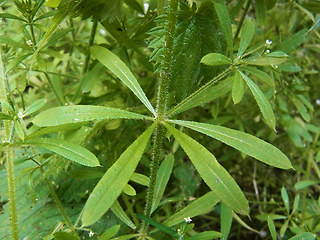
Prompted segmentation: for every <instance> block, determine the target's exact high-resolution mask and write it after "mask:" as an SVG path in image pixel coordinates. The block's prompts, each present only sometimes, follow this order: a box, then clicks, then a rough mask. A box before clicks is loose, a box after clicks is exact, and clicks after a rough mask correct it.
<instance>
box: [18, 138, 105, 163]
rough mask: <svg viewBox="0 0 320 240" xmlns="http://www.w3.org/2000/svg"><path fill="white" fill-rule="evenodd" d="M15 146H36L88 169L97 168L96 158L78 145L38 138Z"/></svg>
mask: <svg viewBox="0 0 320 240" xmlns="http://www.w3.org/2000/svg"><path fill="white" fill-rule="evenodd" d="M17 144H23V145H25V144H28V145H36V146H39V147H43V148H46V149H49V150H51V151H53V152H55V153H57V154H59V155H61V156H63V157H65V158H67V159H70V160H72V161H75V162H77V163H79V164H81V165H84V166H88V167H95V166H99V165H100V164H99V160H98V159H97V158H96V156H95V155H94V154H93V153H91V152H89V151H88V150H87V149H85V148H84V147H81V146H80V145H77V144H74V143H71V142H69V141H66V140H62V139H55V138H38V139H30V140H26V141H24V142H21V143H17Z"/></svg>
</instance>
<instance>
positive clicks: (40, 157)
mask: <svg viewBox="0 0 320 240" xmlns="http://www.w3.org/2000/svg"><path fill="white" fill-rule="evenodd" d="M167 4H168V2H167V1H164V0H150V1H142V0H123V1H119V0H108V1H102V0H82V1H71V0H64V1H53V0H51V1H43V0H33V1H31V0H23V1H20V0H14V1H11V0H7V1H6V0H2V1H0V8H1V13H0V17H1V19H2V20H1V35H0V46H1V58H2V61H3V65H4V66H5V69H4V70H3V73H4V74H5V75H6V77H7V78H8V79H9V83H8V84H9V89H8V91H7V93H8V96H9V101H8V103H6V102H4V101H3V99H1V100H2V101H1V109H2V114H3V115H0V117H1V119H2V120H3V121H2V122H3V124H2V128H1V138H2V139H1V141H2V142H1V149H2V148H6V139H5V137H3V136H5V127H4V122H5V121H12V122H14V124H15V130H14V134H15V135H14V137H12V138H13V139H14V140H13V141H14V142H19V141H20V142H22V141H24V140H25V144H27V143H28V141H29V144H30V145H31V147H27V146H25V145H15V146H14V153H15V157H14V167H15V168H14V170H15V182H16V198H17V210H18V226H19V236H20V238H21V239H79V237H80V239H89V238H90V239H98V238H99V239H111V238H112V237H117V236H123V237H122V238H120V237H119V238H116V239H130V238H136V237H137V236H138V232H139V231H138V230H139V227H138V228H137V229H135V230H134V229H133V228H135V227H134V226H135V225H136V226H139V225H140V222H141V220H145V221H147V222H148V223H150V224H151V225H152V226H151V227H150V229H151V232H150V237H153V238H154V239H164V238H170V236H171V238H172V239H177V238H179V239H214V238H220V239H226V238H227V237H228V239H276V238H277V237H278V239H301V238H302V237H303V236H304V237H305V238H304V239H315V238H316V236H317V237H319V231H320V218H319V216H320V198H319V185H318V184H319V180H320V170H319V166H318V162H319V161H320V144H319V134H320V127H319V125H320V116H319V112H320V111H319V108H320V97H319V90H320V82H319V49H320V48H319V37H320V35H319V24H320V18H319V13H320V2H319V1H317V0H300V1H276V0H272V1H265V0H255V1H252V0H248V1H245V0H240V1H231V0H227V1H210V0H202V1H200V0H194V1H192V0H189V1H184V0H181V1H179V6H178V11H177V13H176V16H177V20H176V26H175V28H176V29H175V33H174V34H172V36H171V37H172V38H173V48H172V56H173V58H172V61H171V62H170V64H171V65H170V68H171V72H170V77H171V79H172V81H171V83H170V85H169V89H170V90H169V92H168V93H167V95H168V109H170V108H171V107H173V106H176V105H177V104H178V103H179V102H181V101H183V100H184V99H185V98H187V97H188V96H190V94H192V93H194V92H195V91H197V89H201V87H202V86H204V85H205V84H207V83H209V82H210V80H211V79H213V78H215V77H216V76H217V75H218V74H220V73H221V72H223V71H225V70H226V69H227V66H226V65H225V64H221V62H219V64H216V63H214V64H212V62H211V63H208V62H206V59H205V58H203V57H204V56H205V55H207V54H210V53H220V54H223V56H224V57H225V58H226V59H223V60H220V61H229V60H228V59H231V60H232V61H234V59H236V57H237V50H238V49H241V47H243V45H242V43H241V41H243V40H242V39H243V38H244V37H246V36H249V35H250V24H252V26H253V32H252V33H254V34H253V36H252V37H253V38H252V41H250V40H249V41H248V46H247V47H243V48H245V49H244V50H246V51H245V52H244V55H243V53H242V54H240V55H241V56H242V55H243V56H244V57H249V58H247V60H244V61H247V63H248V61H250V59H254V58H256V59H257V60H255V61H260V64H253V65H258V66H255V67H254V68H252V66H253V65H252V64H250V63H248V64H247V63H246V64H247V65H246V66H244V65H243V68H240V67H239V69H241V71H242V72H244V73H245V74H246V75H248V76H250V78H251V79H252V80H253V82H254V84H256V85H257V86H258V87H259V89H261V91H262V92H263V94H264V95H265V98H266V99H267V102H269V103H270V105H271V106H272V110H273V113H274V116H275V124H276V125H275V131H273V129H272V123H271V122H270V121H271V120H270V119H271V117H272V115H273V113H272V115H270V112H269V113H268V112H267V113H266V112H264V111H267V110H265V108H263V107H261V104H259V101H258V100H257V97H256V95H255V94H254V91H253V90H252V89H251V88H250V86H249V84H248V85H247V84H244V83H243V82H244V81H245V77H243V79H242V78H241V76H242V75H239V76H237V73H236V74H229V75H228V78H227V79H226V80H222V81H219V83H217V84H215V85H214V87H213V88H210V89H211V90H210V89H209V90H208V91H207V92H202V94H201V95H200V98H199V99H197V103H196V104H194V105H192V104H191V105H192V106H191V105H190V106H189V107H188V106H187V107H185V108H184V109H183V110H187V111H184V112H182V110H181V111H176V112H175V113H176V116H174V118H178V119H181V120H189V121H197V122H202V123H208V124H215V125H220V126H225V127H228V128H231V129H235V130H240V131H241V132H246V133H249V134H251V135H254V136H256V137H259V138H260V139H263V140H265V141H267V142H269V143H271V144H272V145H274V146H276V147H277V148H279V149H280V150H281V151H282V152H283V153H284V154H285V155H287V156H288V158H289V159H290V160H291V163H292V165H293V168H294V169H295V170H292V169H290V170H282V169H278V168H274V167H271V166H267V165H265V164H263V163H261V162H256V161H255V160H253V159H252V158H251V157H250V156H248V155H246V154H245V153H243V152H239V151H238V150H236V149H233V148H230V147H229V146H227V145H225V144H223V143H221V142H219V141H216V140H213V139H211V138H209V137H208V136H205V135H201V134H199V133H198V132H195V131H193V130H190V129H189V128H184V127H182V126H178V125H177V128H178V129H179V130H182V131H183V132H185V133H186V134H188V135H189V136H191V137H192V138H193V139H195V140H197V141H198V142H199V143H201V144H202V145H203V146H205V147H206V148H207V150H208V151H209V152H211V153H214V155H215V157H216V158H217V160H218V161H219V163H220V164H221V165H222V166H223V167H224V168H225V169H227V170H228V172H229V173H230V175H231V176H232V177H233V178H234V179H235V180H236V182H237V183H238V185H239V186H240V187H241V189H242V191H243V192H244V194H245V196H246V198H247V199H248V201H249V204H250V218H248V217H246V216H243V215H239V214H238V213H234V212H232V211H231V209H230V208H229V207H228V206H226V205H224V204H223V203H218V201H217V202H214V201H212V198H213V196H212V194H213V193H212V192H209V191H210V189H209V188H208V186H207V185H206V184H205V183H204V182H203V181H202V180H201V176H200V175H199V173H198V172H197V171H196V169H195V167H194V165H193V164H192V162H191V161H190V159H189V157H190V155H189V154H188V155H189V157H188V156H187V155H186V153H185V152H184V151H183V149H182V148H181V147H180V146H179V145H181V146H182V145H183V144H182V142H180V141H179V142H180V144H179V142H178V141H177V140H176V139H178V137H177V136H176V135H175V134H174V132H172V131H168V132H166V133H165V134H166V139H165V140H166V141H164V150H163V152H162V153H161V155H162V156H163V157H164V158H165V160H163V161H162V163H161V166H160V169H159V171H158V174H160V175H161V176H163V180H162V182H161V183H156V184H158V185H156V186H157V187H156V189H158V191H159V192H158V193H157V194H158V195H156V197H158V199H157V201H156V205H158V207H157V206H153V207H152V212H153V214H152V216H151V217H152V219H153V221H154V222H152V220H151V219H150V218H145V216H143V215H137V214H143V208H144V205H145V200H146V191H147V186H148V181H149V179H148V176H149V168H150V166H149V165H150V162H151V159H152V154H153V153H152V146H151V145H154V142H151V143H150V144H148V145H147V147H146V151H145V154H144V155H143V156H142V158H141V161H140V163H139V165H138V167H137V169H136V171H135V173H139V174H140V175H139V174H136V175H135V177H136V178H135V179H132V178H131V181H130V182H129V183H130V185H127V186H129V187H127V188H126V190H124V192H123V193H121V195H120V197H119V198H118V202H116V203H117V204H113V205H112V207H111V210H109V211H107V212H106V214H105V215H104V216H103V217H102V218H101V219H100V220H99V221H97V222H95V223H94V224H92V225H91V226H86V227H85V226H82V225H81V221H80V218H81V214H82V212H83V208H84V205H85V203H86V201H87V199H88V196H89V194H90V193H91V192H92V190H93V189H94V187H95V186H96V184H97V183H98V182H99V180H100V179H101V177H102V176H103V175H104V173H105V172H106V171H107V170H108V169H109V168H110V167H111V166H112V164H113V163H115V162H116V161H117V159H118V158H119V157H120V155H121V154H122V153H123V152H124V151H125V150H126V149H127V148H128V146H130V145H131V144H132V142H134V141H135V140H136V139H137V138H138V137H139V136H140V135H141V134H142V133H143V132H144V131H145V129H146V127H145V126H146V124H147V120H140V121H137V120H132V119H129V120H126V119H123V118H122V117H118V118H116V119H106V118H99V116H95V117H92V116H93V115H90V114H89V113H87V114H88V118H86V119H85V120H81V121H80V120H79V119H78V118H77V116H76V117H74V116H73V115H72V118H73V120H74V121H73V123H72V124H71V123H68V124H61V125H59V126H51V127H46V128H40V125H38V126H37V125H36V124H33V122H34V121H37V120H36V119H37V118H34V117H35V116H36V115H37V113H38V111H39V110H40V109H41V112H43V111H44V110H46V109H49V108H52V107H57V106H66V105H70V106H73V105H92V106H104V107H112V108H117V109H122V110H127V111H130V112H135V113H139V114H143V115H148V111H147V108H144V107H143V105H142V104H141V103H140V102H139V99H138V98H137V97H136V96H135V95H134V94H136V92H134V91H133V92H131V91H130V89H129V88H128V87H126V86H125V85H124V84H122V83H121V84H120V81H119V79H118V77H119V76H118V75H117V74H116V73H115V72H114V70H112V69H110V68H109V67H108V69H107V68H105V67H104V66H103V64H104V62H103V61H102V60H101V59H100V58H99V56H98V54H99V52H101V51H100V50H101V49H102V48H101V49H100V48H92V49H96V51H94V50H91V51H90V47H91V46H93V45H100V47H104V48H107V49H109V50H110V51H112V53H113V54H115V55H116V56H118V57H119V58H120V59H121V60H122V61H123V62H124V63H125V64H126V66H128V67H129V69H130V70H131V71H132V73H133V75H134V76H135V77H136V78H137V79H138V83H139V84H140V85H141V88H142V89H143V90H144V92H145V93H146V96H147V98H148V99H149V100H150V102H151V104H152V105H153V106H155V105H156V102H157V99H156V96H157V94H156V93H157V90H158V89H157V86H158V85H157V81H158V80H159V78H160V77H161V67H162V63H163V61H164V51H165V50H164V48H165V36H166V31H167V30H166V22H167V21H168V20H167ZM219 4H221V5H219ZM219 6H220V8H219ZM221 6H226V9H227V13H229V15H230V20H231V26H232V29H231V30H232V34H231V38H232V40H230V35H228V31H229V30H228V29H226V28H227V27H226V26H228V20H226V19H228V18H225V15H223V14H224V12H223V11H224V8H223V7H221ZM246 29H247V30H248V32H247V34H246V32H245V30H246ZM240 39H241V40H240ZM266 40H268V41H272V43H271V44H270V43H268V42H267V43H266ZM231 41H232V44H231V45H230V42H231ZM232 48H233V49H232ZM240 51H241V50H239V52H240ZM269 51H270V54H272V53H274V52H276V53H278V54H280V53H281V54H282V55H281V56H280V55H277V56H273V57H274V58H272V55H268V54H269ZM239 52H238V54H239ZM284 54H287V55H288V56H287V55H284ZM207 56H208V55H207ZM211 56H212V55H211ZM219 56H220V55H219ZM268 56H269V58H268ZM215 57H216V56H215ZM227 57H228V58H227ZM250 57H252V58H250ZM259 57H260V58H259ZM248 59H249V60H248ZM279 59H280V60H279ZM214 61H216V58H214ZM239 61H240V60H239ZM251 63H252V62H251ZM240 64H241V63H239V66H240ZM242 64H244V63H242ZM104 65H105V64H104ZM249 65H250V66H249ZM250 67H251V68H250ZM250 69H251V70H250ZM255 69H258V70H260V71H259V72H257V71H255ZM3 73H1V74H3ZM266 74H267V75H266ZM1 77H2V76H1ZM230 79H231V80H230ZM235 79H238V80H237V81H239V82H238V83H237V84H238V85H235V81H236V80H235ZM239 79H240V80H239ZM232 81H233V82H232ZM230 82H231V83H232V84H230ZM133 93H134V94H133ZM256 94H257V93H256ZM43 99H45V100H43ZM195 101H196V100H195ZM6 104H7V105H9V107H8V106H7V107H6ZM10 106H11V107H10ZM12 107H13V108H12ZM11 108H12V109H11ZM4 109H7V110H4ZM8 109H9V110H10V109H11V110H10V111H11V112H10V111H9V110H8ZM8 112H9V113H10V114H9V113H8ZM271 112H272V111H271ZM4 113H7V114H9V115H10V116H11V117H9V120H6V118H8V115H5V114H4ZM56 114H57V113H55V112H53V113H52V114H51V115H50V116H49V117H48V115H47V119H49V120H51V121H58V120H56V119H57V118H56V117H57V115H56ZM91 114H92V113H91ZM117 114H118V113H117ZM119 114H120V113H119ZM122 114H124V113H122ZM268 114H269V115H268ZM12 116H16V118H14V119H13V118H12ZM90 116H91V118H92V119H89V118H90ZM266 116H267V117H266ZM268 116H269V117H268ZM270 116H271V117H270ZM38 118H40V115H38ZM125 118H128V117H125ZM136 118H137V119H138V118H140V117H139V116H136ZM76 119H78V120H79V121H77V120H76ZM91 120H100V121H93V122H92V121H91ZM39 122H40V120H39ZM34 123H35V122H34ZM176 123H178V122H176ZM47 126H48V125H47ZM269 126H271V128H270V127H269ZM169 130H170V129H169ZM171 134H173V135H174V137H173V136H171ZM39 136H41V137H46V138H49V140H48V141H53V140H50V139H52V138H55V139H57V141H58V140H59V141H61V142H58V143H57V144H60V146H66V145H65V144H66V143H65V142H62V141H63V140H66V141H67V142H68V143H74V144H78V145H82V146H83V147H85V148H86V149H87V150H89V151H90V152H92V153H93V154H94V155H95V156H96V158H97V161H99V163H100V167H95V168H89V167H86V166H83V165H80V164H78V163H75V162H72V161H70V160H68V159H72V160H74V158H73V157H72V156H71V157H70V154H71V153H70V152H67V153H64V154H62V153H61V152H60V150H59V149H58V150H54V148H53V147H52V146H51V148H49V147H48V146H47V147H46V148H42V147H41V143H37V144H36V143H35V142H32V139H34V138H35V137H39ZM33 141H34V140H33ZM42 144H43V143H42ZM182 147H183V146H182ZM70 148H71V149H73V145H72V146H71V147H70ZM79 151H80V152H81V151H83V150H79ZM142 151H143V150H142ZM54 153H58V155H57V154H54ZM82 153H83V152H82ZM86 154H89V153H86ZM249 155H250V154H249ZM68 156H69V157H68ZM86 156H87V157H88V159H91V163H90V164H91V166H97V165H99V164H98V162H96V160H95V157H92V156H91V155H86ZM190 158H191V157H190ZM74 161H76V160H74ZM80 161H81V159H80ZM39 163H41V164H39ZM80 163H81V162H80ZM271 165H272V164H271ZM142 174H143V175H142ZM132 180H133V181H132ZM159 181H160V180H159ZM7 185H8V183H7V173H6V158H5V154H4V153H3V154H2V156H1V166H0V186H1V187H0V197H1V198H0V211H1V214H0V222H1V225H0V232H1V234H0V239H10V226H9V218H10V217H9V213H10V212H9V203H8V201H9V199H8V187H7ZM48 186H51V188H52V189H53V191H54V192H55V193H56V197H57V198H58V199H59V201H60V203H61V204H62V207H63V209H64V211H65V213H66V214H67V215H68V217H69V218H70V221H71V223H72V224H73V225H74V226H75V227H76V230H74V229H73V231H72V228H70V226H69V225H68V223H66V219H65V218H64V217H63V216H62V214H61V210H59V207H57V202H56V201H55V199H54V197H53V196H52V190H50V187H48ZM208 192H209V193H208ZM210 194H211V195H210ZM201 196H204V197H205V198H204V200H202V201H203V202H201V204H200V203H199V202H195V200H196V199H197V200H199V199H200V197H201ZM201 199H202V198H201ZM193 203H195V205H192V204H193ZM186 206H191V207H190V209H192V208H195V206H198V207H199V206H201V209H200V210H199V211H198V212H196V214H195V215H193V216H195V217H194V218H192V223H191V224H187V223H186V222H183V221H181V220H180V221H176V222H175V221H173V220H172V218H171V220H172V221H171V222H170V217H172V216H174V214H175V213H177V212H179V211H180V210H182V209H184V208H185V207H186ZM122 209H123V210H122ZM187 210H188V209H187ZM98 211H99V210H98ZM182 213H184V212H182ZM121 214H122V216H123V217H122V218H121V217H119V216H120V215H121ZM185 214H191V212H190V211H189V212H188V211H186V213H185ZM190 216H191V215H183V216H182V217H190ZM193 216H191V217H193ZM180 219H183V218H181V217H180ZM231 221H232V226H231ZM160 223H162V225H161V224H160ZM193 224H194V225H193ZM168 226H169V227H172V228H171V230H170V228H168ZM118 228H119V229H118ZM168 229H169V230H168ZM159 230H160V231H159ZM170 231H171V232H170ZM172 231H173V232H172ZM212 231H215V232H212ZM72 232H77V234H74V233H72ZM90 232H92V233H94V235H93V236H91V235H90V237H89V233H90ZM177 232H178V233H179V234H180V236H179V237H178V236H175V234H176V233H177ZM218 232H220V233H221V234H222V235H220V234H219V233H218ZM200 233H204V234H207V235H198V236H197V234H200ZM215 234H216V235H215ZM76 235H78V237H77V236H76ZM108 235H109V236H110V237H108ZM150 239H151V238H150Z"/></svg>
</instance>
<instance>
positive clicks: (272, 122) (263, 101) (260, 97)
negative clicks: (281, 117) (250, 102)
mask: <svg viewBox="0 0 320 240" xmlns="http://www.w3.org/2000/svg"><path fill="white" fill-rule="evenodd" d="M239 72H240V71H239ZM240 74H241V75H242V78H243V79H244V80H245V81H246V83H247V85H248V87H249V88H250V91H251V93H252V95H253V96H254V98H255V100H256V102H257V103H258V106H259V108H260V111H261V113H262V116H263V118H264V119H265V121H266V123H267V125H268V126H269V127H270V128H271V129H273V130H274V129H275V127H276V119H275V117H274V114H273V111H272V107H271V105H270V103H269V101H268V99H267V98H266V96H265V95H264V94H263V92H262V91H261V90H260V88H259V87H258V86H257V85H256V84H255V83H254V82H253V81H252V80H251V79H250V78H249V77H248V76H247V75H245V74H244V73H242V72H240Z"/></svg>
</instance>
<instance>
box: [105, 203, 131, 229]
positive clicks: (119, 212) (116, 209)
mask: <svg viewBox="0 0 320 240" xmlns="http://www.w3.org/2000/svg"><path fill="white" fill-rule="evenodd" d="M111 210H112V212H113V213H114V215H116V216H117V217H118V218H119V219H120V220H121V221H122V222H124V223H125V224H126V225H127V226H128V227H130V228H132V229H136V228H137V227H136V225H134V223H133V222H132V221H131V220H130V218H129V217H128V216H127V214H126V212H125V211H124V210H123V209H122V207H121V205H120V203H119V202H118V201H115V202H114V203H113V204H112V206H111Z"/></svg>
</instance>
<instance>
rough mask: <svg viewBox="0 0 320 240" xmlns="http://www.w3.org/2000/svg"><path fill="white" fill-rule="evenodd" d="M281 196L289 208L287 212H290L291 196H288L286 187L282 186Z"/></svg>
mask: <svg viewBox="0 0 320 240" xmlns="http://www.w3.org/2000/svg"><path fill="white" fill-rule="evenodd" d="M281 197H282V200H283V203H284V206H285V208H286V210H287V213H289V210H290V206H289V196H288V193H287V190H286V188H285V187H282V188H281Z"/></svg>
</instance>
